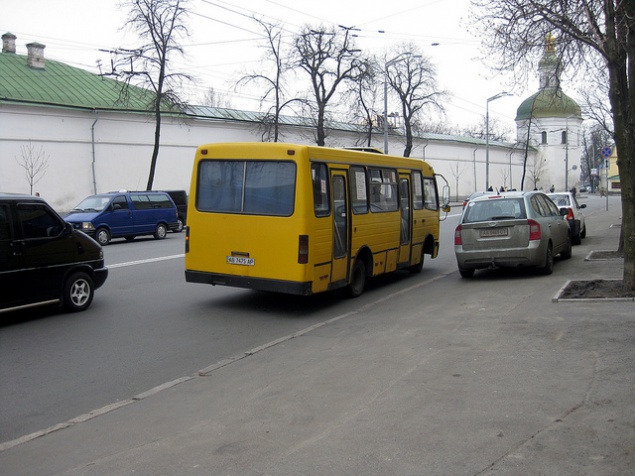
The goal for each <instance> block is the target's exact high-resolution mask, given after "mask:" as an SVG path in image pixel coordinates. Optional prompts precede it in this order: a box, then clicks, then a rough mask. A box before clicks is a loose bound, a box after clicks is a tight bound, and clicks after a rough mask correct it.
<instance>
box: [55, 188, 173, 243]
mask: <svg viewBox="0 0 635 476" xmlns="http://www.w3.org/2000/svg"><path fill="white" fill-rule="evenodd" d="M64 219H65V220H66V221H67V222H69V223H71V224H72V225H73V227H75V228H76V229H78V230H82V231H83V232H84V233H86V234H88V235H90V236H93V237H95V239H96V240H97V241H98V242H99V244H101V245H102V246H105V245H107V244H108V243H110V240H111V238H119V237H124V238H125V239H126V240H128V241H132V240H134V239H135V237H136V236H140V235H154V238H156V239H157V240H162V239H163V238H165V236H166V234H167V232H168V230H175V229H177V228H178V226H179V221H178V213H177V210H176V205H175V204H174V202H173V201H172V199H171V198H170V196H169V195H168V194H167V193H165V192H127V191H121V192H109V193H101V194H98V195H90V196H89V197H86V198H85V199H84V200H82V201H81V202H80V203H79V205H77V206H76V207H75V208H74V209H73V210H72V211H71V212H70V213H69V214H68V215H66V217H64Z"/></svg>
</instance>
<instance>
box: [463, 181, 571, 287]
mask: <svg viewBox="0 0 635 476" xmlns="http://www.w3.org/2000/svg"><path fill="white" fill-rule="evenodd" d="M564 213H566V210H563V211H562V212H561V211H560V210H559V209H558V207H557V206H556V205H555V203H554V202H553V201H552V200H551V199H550V198H549V197H548V196H547V195H546V194H545V193H543V192H540V191H530V192H506V193H501V194H499V195H487V196H482V197H477V198H474V199H472V200H470V201H469V202H468V203H467V206H466V207H465V209H464V210H463V214H462V216H461V221H460V224H459V225H458V226H457V227H456V230H455V232H454V252H455V254H456V262H457V264H458V267H459V272H460V273H461V276H462V277H464V278H471V277H472V276H474V271H475V270H477V269H483V268H503V267H506V268H520V267H526V266H527V267H529V266H533V267H537V268H538V270H539V271H540V272H541V273H542V274H551V273H552V272H553V263H554V256H556V255H558V254H559V255H560V257H561V258H563V259H568V258H571V232H570V228H569V224H568V223H567V221H566V220H565V219H564V216H563V214H564Z"/></svg>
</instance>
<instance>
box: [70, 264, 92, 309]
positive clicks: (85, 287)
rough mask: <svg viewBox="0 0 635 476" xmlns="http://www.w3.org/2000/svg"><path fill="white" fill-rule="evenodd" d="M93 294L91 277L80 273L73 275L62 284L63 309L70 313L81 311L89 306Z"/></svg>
mask: <svg viewBox="0 0 635 476" xmlns="http://www.w3.org/2000/svg"><path fill="white" fill-rule="evenodd" d="M94 293H95V287H94V286H93V280H92V279H91V277H90V276H89V275H88V274H86V273H82V272H77V273H74V274H72V275H71V276H70V277H69V278H68V279H67V280H66V283H64V296H63V303H64V307H65V308H66V309H67V310H68V311H70V312H77V311H83V310H84V309H86V308H87V307H88V306H90V303H91V302H92V300H93V295H94Z"/></svg>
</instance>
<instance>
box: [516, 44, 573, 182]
mask: <svg viewBox="0 0 635 476" xmlns="http://www.w3.org/2000/svg"><path fill="white" fill-rule="evenodd" d="M561 70H562V64H561V62H560V60H559V58H558V56H557V54H556V42H555V39H554V37H553V36H551V35H549V36H548V37H547V39H546V41H545V52H544V54H543V57H542V59H541V60H540V63H539V64H538V73H539V75H540V89H539V91H538V92H537V93H535V94H533V95H531V96H529V97H528V98H527V99H525V100H524V101H523V102H522V103H521V104H520V106H519V107H518V109H517V110H516V131H517V141H518V142H519V143H521V144H527V143H528V144H529V145H530V146H532V147H534V148H536V149H537V150H538V154H536V156H535V158H533V159H530V160H529V161H528V163H527V179H528V182H526V183H528V184H529V185H533V186H534V187H535V188H538V189H543V190H545V191H547V190H550V189H552V188H553V189H555V190H559V191H562V190H570V189H571V188H573V187H578V182H579V180H580V157H581V152H582V149H581V128H582V112H581V109H580V106H579V105H578V103H577V102H576V101H575V100H573V99H572V98H571V97H569V96H567V95H566V94H565V93H564V91H563V90H562V88H561V85H560V72H561Z"/></svg>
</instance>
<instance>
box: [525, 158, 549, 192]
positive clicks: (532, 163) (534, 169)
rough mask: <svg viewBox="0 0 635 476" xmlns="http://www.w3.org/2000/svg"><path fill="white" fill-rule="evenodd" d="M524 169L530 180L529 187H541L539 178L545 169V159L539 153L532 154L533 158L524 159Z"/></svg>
mask: <svg viewBox="0 0 635 476" xmlns="http://www.w3.org/2000/svg"><path fill="white" fill-rule="evenodd" d="M525 170H526V171H527V174H528V175H529V180H530V181H531V185H530V187H531V188H533V189H541V188H543V187H542V182H541V181H540V179H541V178H542V174H543V173H544V171H545V159H543V158H542V157H541V156H540V154H534V155H533V158H530V159H528V160H526V161H525Z"/></svg>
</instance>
